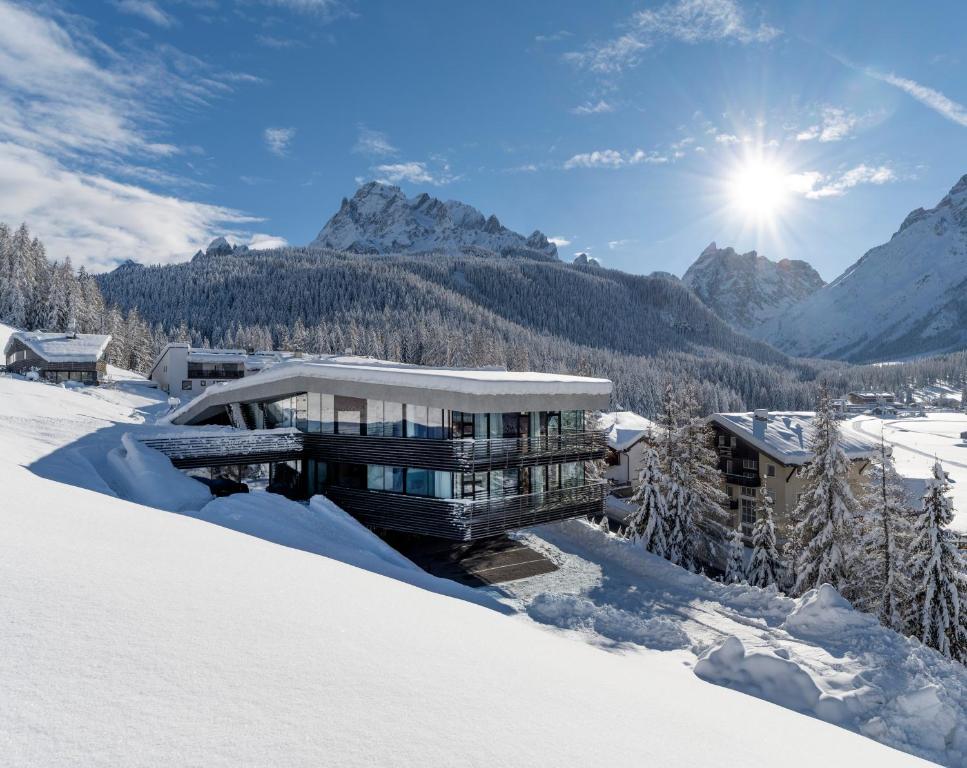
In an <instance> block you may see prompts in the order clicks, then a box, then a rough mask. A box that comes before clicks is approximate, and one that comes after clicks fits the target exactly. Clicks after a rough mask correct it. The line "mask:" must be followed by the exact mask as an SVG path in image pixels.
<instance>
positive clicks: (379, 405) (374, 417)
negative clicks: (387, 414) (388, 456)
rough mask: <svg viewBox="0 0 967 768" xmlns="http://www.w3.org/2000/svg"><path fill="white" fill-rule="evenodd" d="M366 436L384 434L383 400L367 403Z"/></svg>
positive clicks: (368, 401)
mask: <svg viewBox="0 0 967 768" xmlns="http://www.w3.org/2000/svg"><path fill="white" fill-rule="evenodd" d="M366 434H367V435H382V434H383V401H382V400H367V401H366Z"/></svg>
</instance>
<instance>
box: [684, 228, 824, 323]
mask: <svg viewBox="0 0 967 768" xmlns="http://www.w3.org/2000/svg"><path fill="white" fill-rule="evenodd" d="M682 282H683V283H685V285H687V286H688V287H689V288H691V289H692V290H693V291H694V292H695V294H696V295H697V296H698V297H699V298H700V299H701V300H702V301H703V302H704V303H705V304H706V305H707V306H708V307H710V308H711V309H712V310H713V311H714V312H715V313H716V314H717V315H718V316H719V317H721V318H722V319H723V320H725V321H726V322H727V323H729V324H730V325H732V327H733V328H737V329H739V330H740V331H743V332H744V333H749V334H751V335H752V336H757V335H758V332H759V328H760V326H761V325H762V323H763V322H764V321H766V320H769V319H771V318H774V317H777V316H778V315H780V314H782V313H783V312H786V311H788V310H789V309H790V307H792V306H794V305H796V304H797V303H799V302H800V301H802V300H803V299H805V298H806V297H807V296H810V295H812V294H813V293H815V292H816V291H817V290H819V289H820V288H822V287H823V285H825V283H824V282H823V279H822V278H821V277H820V276H819V273H818V272H817V271H816V270H815V269H813V268H812V267H811V266H810V265H809V264H807V263H806V262H805V261H798V260H793V259H780V260H779V261H772V260H770V259H767V258H766V257H765V256H760V255H759V254H758V253H756V252H755V251H749V252H748V253H737V252H736V251H735V249H733V248H719V247H717V246H716V245H715V243H712V244H711V245H709V246H708V248H706V249H705V250H704V251H702V253H701V255H700V256H699V257H698V259H696V260H695V263H694V264H692V266H690V267H689V268H688V270H687V271H686V272H685V274H684V275H683V276H682Z"/></svg>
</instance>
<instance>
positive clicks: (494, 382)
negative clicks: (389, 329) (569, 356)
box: [168, 355, 611, 420]
mask: <svg viewBox="0 0 967 768" xmlns="http://www.w3.org/2000/svg"><path fill="white" fill-rule="evenodd" d="M294 378H300V379H304V378H308V379H318V380H323V381H325V380H328V381H333V382H344V383H352V384H355V383H358V384H374V385H381V386H390V387H400V388H411V389H422V390H435V391H439V392H448V393H458V394H463V395H483V396H486V395H494V396H501V395H538V396H540V395H547V396H550V395H572V396H573V395H577V396H581V395H590V396H599V397H600V396H608V395H610V394H611V381H610V380H609V379H594V378H588V377H586V376H571V375H568V374H562V373H537V372H534V371H526V372H522V371H507V370H504V369H502V368H434V367H428V366H420V365H409V364H406V363H397V362H391V361H387V360H377V359H376V358H371V357H354V356H345V355H329V356H324V357H319V358H316V359H311V360H307V359H305V358H301V359H298V358H297V359H293V360H285V361H282V362H279V363H276V364H275V365H273V366H271V367H269V368H267V369H265V370H263V371H259V372H257V373H253V374H252V375H250V376H246V377H245V378H244V379H236V380H234V381H228V382H224V383H221V384H217V385H214V386H211V387H208V389H207V390H206V391H205V392H204V393H202V394H201V395H200V396H198V397H196V398H195V399H194V400H192V401H191V402H190V403H187V404H185V405H184V406H182V407H181V408H179V409H178V410H176V411H174V412H173V413H171V414H170V415H169V417H168V419H169V420H174V419H177V418H179V417H180V416H182V415H185V414H187V413H188V411H189V409H191V411H192V412H193V413H197V412H199V411H200V410H201V409H204V408H205V407H206V406H207V404H208V403H209V402H210V401H213V400H215V398H218V400H219V401H220V400H224V399H225V395H228V394H229V393H232V392H236V391H237V392H238V393H239V396H240V397H241V398H244V397H245V394H244V393H245V391H246V390H248V389H255V388H259V387H262V386H263V385H265V384H269V383H273V382H284V381H285V380H287V379H294Z"/></svg>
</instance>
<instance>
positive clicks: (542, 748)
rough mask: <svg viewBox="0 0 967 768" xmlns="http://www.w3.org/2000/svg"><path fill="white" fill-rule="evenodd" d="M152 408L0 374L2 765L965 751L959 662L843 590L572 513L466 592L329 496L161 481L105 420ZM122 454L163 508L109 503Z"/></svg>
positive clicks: (770, 757)
mask: <svg viewBox="0 0 967 768" xmlns="http://www.w3.org/2000/svg"><path fill="white" fill-rule="evenodd" d="M164 407H165V406H164V404H163V402H162V398H161V395H160V393H158V392H157V391H156V390H153V389H151V388H149V387H148V386H146V385H145V384H144V383H143V382H139V381H137V380H136V379H134V380H130V381H126V382H122V383H120V384H118V385H117V386H116V387H115V388H109V389H105V388H87V389H83V390H80V391H72V390H66V389H63V388H60V387H55V386H50V385H46V384H42V383H31V382H26V381H23V380H22V379H19V378H17V377H12V376H0V487H2V488H3V503H2V504H0V530H2V531H3V534H2V535H0V616H2V617H3V620H2V621H0V648H2V653H0V754H2V755H3V760H2V763H3V765H5V766H7V765H10V766H37V765H44V766H58V765H72V766H73V765H105V766H108V765H110V766H114V765H130V766H140V765H144V766H147V765H152V766H153V765H205V766H219V765H226V766H228V765H232V766H238V765H270V764H271V765H319V764H335V765H342V766H353V765H360V766H362V765H366V766H369V765H401V766H409V765H414V766H415V765H421V766H423V765H439V764H446V765H475V766H476V765H479V766H494V765H538V766H540V765H555V766H558V765H576V766H577V765H580V766H587V765H602V764H607V765H643V764H644V765H647V764H654V765H671V764H674V765H681V766H706V765H709V764H712V763H715V762H721V761H722V760H723V756H727V758H726V762H728V763H729V764H732V763H735V764H743V765H772V764H774V763H775V762H776V761H777V760H781V762H782V763H783V764H785V765H803V766H814V765H815V764H816V763H817V762H824V763H826V764H829V765H842V764H850V765H865V764H876V765H884V766H887V765H914V764H918V762H919V761H918V760H917V759H916V758H914V757H912V756H910V755H909V754H903V753H901V752H898V751H895V750H892V749H889V748H887V747H885V746H883V745H881V744H877V743H876V742H875V741H872V740H870V739H864V738H862V737H861V736H858V735H857V734H855V733H851V732H850V730H858V731H861V732H863V733H866V734H867V735H869V736H872V737H873V738H875V739H878V740H881V741H884V742H886V743H888V744H892V745H895V746H898V747H901V748H903V749H905V750H909V751H912V752H915V753H917V754H920V755H923V756H926V757H930V758H932V759H935V760H938V761H940V762H943V763H945V764H947V765H961V764H963V763H964V761H965V759H967V758H965V755H967V749H965V746H964V743H963V739H964V738H965V733H967V727H965V723H967V717H965V716H964V712H963V707H964V702H965V701H967V684H965V676H967V670H964V669H963V668H961V667H955V666H954V665H952V664H950V663H948V662H945V661H943V660H941V659H940V658H939V657H937V656H936V654H933V653H932V652H928V651H924V650H923V649H921V648H919V647H918V646H917V645H916V644H915V643H914V642H913V641H907V640H904V639H902V638H899V637H898V636H896V635H892V634H890V633H887V632H886V631H885V630H881V629H879V628H877V627H873V626H870V625H869V623H868V622H865V621H864V617H862V616H860V615H858V614H856V613H855V612H853V611H851V610H849V609H846V608H843V607H842V606H839V605H837V604H836V602H835V599H834V598H835V595H833V596H829V595H818V596H814V599H813V601H812V603H809V602H808V601H793V600H789V599H787V598H782V597H778V596H776V595H772V594H769V593H764V592H762V591H760V590H755V589H751V588H743V587H724V586H721V585H717V584H714V583H712V582H709V581H707V580H705V579H703V578H701V577H698V576H694V575H690V574H687V573H684V572H682V571H681V570H679V569H675V568H673V567H672V566H670V565H668V564H667V563H665V562H664V561H660V560H657V559H655V558H652V557H650V556H646V555H644V554H643V553H642V552H641V551H640V550H638V549H637V548H636V547H633V546H632V545H629V544H628V543H626V542H621V541H618V540H617V539H615V538H613V537H609V536H607V535H605V534H604V533H603V532H601V531H600V530H598V529H595V528H593V527H591V526H588V525H586V524H584V523H578V522H571V523H567V524H565V525H560V526H548V527H543V528H539V529H535V530H534V531H531V532H529V533H526V534H524V535H525V536H526V537H528V538H529V539H530V540H531V541H532V542H533V543H534V545H535V546H539V547H542V548H544V549H545V550H546V551H547V552H548V553H549V554H550V555H551V556H552V557H554V558H556V559H557V560H558V561H559V562H560V563H561V565H562V568H561V570H560V571H558V572H556V573H553V574H548V575H546V576H544V577H535V578H533V579H529V580H526V581H521V582H517V583H515V584H513V585H510V586H509V587H507V588H505V589H504V590H496V589H490V590H485V591H471V590H469V589H468V588H463V587H459V586H457V585H454V584H452V583H451V582H444V581H442V580H440V579H435V578H433V577H430V576H428V575H427V574H425V573H423V572H422V571H419V570H418V569H416V568H415V567H414V566H413V565H412V564H411V563H409V561H407V560H406V559H405V558H403V557H402V556H400V555H399V554H398V553H396V552H395V551H394V550H392V549H390V548H389V547H387V546H386V545H385V544H383V543H382V542H380V541H379V540H378V539H376V538H375V537H373V536H372V535H371V534H370V533H369V532H368V531H366V530H365V529H363V528H362V527H361V526H359V525H358V524H356V523H355V521H353V520H352V519H351V518H349V517H348V516H346V515H345V514H344V513H342V512H341V510H339V509H338V508H336V507H334V506H333V505H331V504H329V503H328V502H327V501H326V500H324V499H321V498H317V499H315V500H314V501H313V502H312V503H311V504H310V505H309V506H306V505H301V504H296V503H293V502H290V501H287V500H286V499H284V498H281V497H274V496H270V495H268V494H264V493H252V494H249V495H247V496H237V497H233V498H228V499H217V500H213V501H212V500H209V499H208V498H207V497H206V496H205V495H204V494H199V495H198V496H197V498H194V494H195V493H196V491H197V489H194V488H193V486H192V489H193V490H191V491H190V492H189V491H188V490H187V487H183V488H181V489H180V490H178V489H176V487H175V482H177V483H178V484H179V485H180V484H181V482H182V480H181V479H182V478H183V476H182V475H180V474H178V473H176V471H175V470H173V469H170V468H165V467H164V465H163V464H161V463H157V462H155V461H154V460H153V459H152V457H151V454H150V452H142V451H141V450H139V447H138V446H136V444H134V443H133V442H131V441H123V440H122V436H123V435H124V434H125V433H126V432H137V431H138V430H144V429H151V430H157V429H158V427H156V426H154V425H153V421H154V419H155V417H156V416H157V415H158V413H159V412H160V411H161V410H162V409H163V408H164ZM132 470H134V471H135V472H139V473H142V474H141V477H142V478H143V479H144V483H143V486H142V487H141V488H140V490H138V491H137V492H138V493H141V492H143V493H148V492H149V491H151V489H152V487H154V488H157V487H158V484H159V483H161V484H163V483H165V482H166V481H167V482H168V483H169V487H170V488H171V489H172V492H171V496H172V497H177V499H178V500H179V501H180V502H183V503H179V504H178V505H175V506H178V507H179V508H180V509H181V514H176V513H172V512H169V511H164V510H163V509H159V508H158V507H157V506H155V505H154V504H155V503H156V499H155V498H152V497H150V495H148V496H144V497H142V499H141V500H142V502H148V503H140V504H139V503H135V502H133V501H131V500H129V499H127V498H121V496H122V495H128V494H131V493H134V491H132V482H131V480H132V477H133V475H132V474H131V472H132ZM172 473H174V474H172ZM176 475H177V477H178V478H179V479H178V480H177V481H176V480H174V479H173V478H175V476H176ZM831 637H832V638H834V639H830V638H831ZM729 638H738V639H737V640H736V639H729ZM737 643H741V648H739V647H738V646H737ZM700 659H702V660H701V661H700ZM696 672H698V673H699V674H696ZM707 681H712V682H714V683H716V684H715V685H712V684H709V682H707ZM789 686H795V690H796V691H797V693H796V694H792V693H789V692H788V691H786V689H787V688H788V687H789ZM730 688H735V689H738V691H744V692H747V693H751V694H753V695H754V696H755V697H758V698H754V697H753V696H747V695H744V694H743V693H741V692H738V691H736V690H730ZM817 691H818V692H817ZM763 699H765V700H763ZM770 700H771V701H777V702H779V703H781V704H783V705H784V706H782V707H780V706H775V704H773V703H770ZM792 709H795V710H800V711H802V712H806V713H808V714H810V715H811V716H810V717H805V716H803V715H802V714H798V713H797V712H794V711H791V710H792ZM824 719H826V720H831V721H832V722H836V723H837V724H840V725H843V726H845V727H844V728H837V727H835V726H833V725H830V724H828V723H827V722H823V720H824ZM635 723H639V724H640V725H634V724H635ZM628 724H632V725H628ZM790 747H793V748H792V749H790Z"/></svg>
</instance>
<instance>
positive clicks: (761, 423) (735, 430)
mask: <svg viewBox="0 0 967 768" xmlns="http://www.w3.org/2000/svg"><path fill="white" fill-rule="evenodd" d="M814 418H815V413H812V412H796V413H770V412H769V411H767V410H764V409H759V410H756V411H754V412H752V413H716V414H714V415H713V416H711V417H710V419H709V423H710V425H711V427H712V430H713V433H714V441H715V448H716V451H717V452H718V455H719V469H720V470H721V472H722V476H723V480H724V483H725V492H726V494H727V495H728V497H729V507H730V509H731V510H732V515H733V522H734V524H735V526H736V527H738V528H740V529H741V531H742V533H743V534H744V535H745V536H747V537H748V536H751V535H752V526H753V525H754V524H755V514H754V509H755V507H754V500H755V495H756V493H758V491H759V488H760V487H762V486H763V485H764V486H765V487H766V489H767V490H768V493H769V496H770V497H771V498H772V501H773V509H774V515H775V523H776V531H777V534H778V535H779V536H780V538H782V537H784V535H785V534H786V532H787V530H788V525H789V517H790V514H791V513H792V511H793V510H794V509H795V507H796V504H797V503H798V501H799V495H800V494H801V493H802V490H803V479H802V476H801V475H800V470H801V469H802V467H803V466H804V465H806V464H808V463H809V462H810V461H811V460H812V458H813V454H812V451H811V450H810V449H809V445H810V442H811V439H812V432H813V426H812V422H813V419H814ZM840 446H841V447H842V449H843V451H844V452H845V454H846V457H847V458H848V459H849V460H850V471H849V482H850V484H851V486H853V487H854V491H856V492H858V491H859V490H860V486H861V483H862V475H863V472H864V471H865V470H866V468H867V467H868V466H869V463H870V459H871V458H872V457H873V456H874V455H875V453H876V451H877V446H876V445H874V444H873V443H872V442H870V441H869V439H868V438H866V437H864V436H862V435H860V434H858V433H856V432H852V431H846V430H844V431H842V432H841V435H840Z"/></svg>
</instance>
